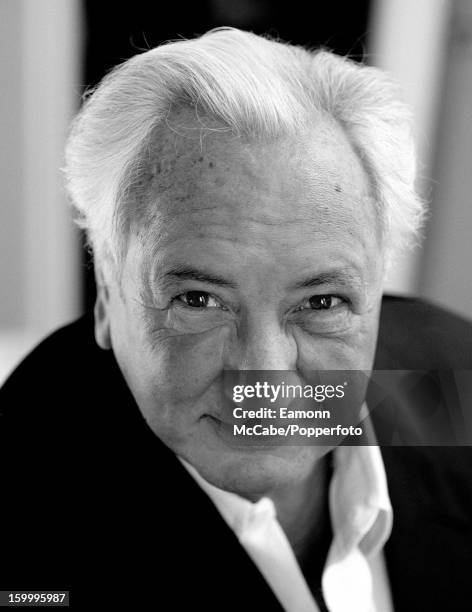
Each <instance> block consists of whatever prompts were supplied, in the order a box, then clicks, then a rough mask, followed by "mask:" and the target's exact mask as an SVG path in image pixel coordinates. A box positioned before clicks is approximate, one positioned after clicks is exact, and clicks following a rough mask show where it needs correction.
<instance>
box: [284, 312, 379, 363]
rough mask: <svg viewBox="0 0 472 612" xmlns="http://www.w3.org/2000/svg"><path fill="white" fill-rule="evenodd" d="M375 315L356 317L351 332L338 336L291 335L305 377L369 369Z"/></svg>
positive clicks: (376, 317)
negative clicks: (312, 374) (332, 371)
mask: <svg viewBox="0 0 472 612" xmlns="http://www.w3.org/2000/svg"><path fill="white" fill-rule="evenodd" d="M377 319H378V316H377V314H376V313H366V314H365V315H362V316H359V317H358V320H357V321H356V325H355V327H354V329H352V330H351V331H349V332H348V333H345V334H342V335H339V336H322V335H318V336H317V335H310V334H306V333H303V332H301V331H299V330H298V331H296V332H295V337H296V341H297V346H298V364H299V368H300V370H301V371H302V372H303V371H305V372H306V373H307V374H308V372H309V371H312V370H370V369H371V367H372V364H373V359H374V353H375V346H376V339H377V328H378V321H377Z"/></svg>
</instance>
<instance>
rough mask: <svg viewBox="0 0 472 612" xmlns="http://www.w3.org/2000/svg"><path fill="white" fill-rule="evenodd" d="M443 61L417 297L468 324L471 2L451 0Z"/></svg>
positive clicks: (471, 301) (471, 309) (471, 313)
mask: <svg viewBox="0 0 472 612" xmlns="http://www.w3.org/2000/svg"><path fill="white" fill-rule="evenodd" d="M445 56H446V57H447V59H448V68H447V73H446V76H445V80H444V84H443V87H442V110H441V115H440V119H441V120H440V126H439V130H438V145H437V153H436V163H435V166H434V169H435V178H436V183H435V187H434V191H433V201H432V206H431V212H432V216H431V223H430V227H429V234H428V238H427V241H426V245H425V251H424V253H425V256H424V258H423V260H422V270H421V272H422V273H421V282H420V291H421V293H422V294H423V295H424V296H426V297H427V298H429V299H430V300H432V301H434V302H436V303H438V304H442V305H444V306H446V307H448V308H451V309H452V310H454V311H457V312H458V313H460V314H463V315H464V316H466V317H468V318H470V319H472V2H471V1H470V0H455V2H454V3H453V12H452V16H451V21H450V30H449V38H448V45H447V48H446V52H445Z"/></svg>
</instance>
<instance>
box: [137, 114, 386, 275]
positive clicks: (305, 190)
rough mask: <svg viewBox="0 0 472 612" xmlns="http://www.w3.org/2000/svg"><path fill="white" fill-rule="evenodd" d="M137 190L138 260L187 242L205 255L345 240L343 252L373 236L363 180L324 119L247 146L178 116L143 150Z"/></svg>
mask: <svg viewBox="0 0 472 612" xmlns="http://www.w3.org/2000/svg"><path fill="white" fill-rule="evenodd" d="M142 185H143V193H144V194H145V195H144V196H143V201H144V202H145V205H144V206H143V210H145V214H144V216H143V218H142V219H141V221H140V223H139V226H138V228H137V232H136V233H137V234H138V235H139V239H140V242H141V244H142V245H143V246H144V252H145V255H144V257H145V259H146V260H148V259H149V257H151V258H152V259H154V260H156V259H160V257H158V252H159V251H163V250H167V251H169V253H170V256H173V254H174V251H175V250H176V249H178V248H180V245H181V244H183V245H188V244H189V242H197V241H200V242H202V241H206V243H207V244H208V241H212V245H211V247H212V249H213V252H214V251H215V250H218V248H219V246H218V245H220V244H223V242H224V241H226V242H227V243H229V242H234V241H235V240H236V241H239V242H240V244H241V245H247V246H251V244H252V243H255V242H259V243H261V242H263V243H265V245H266V246H268V248H270V246H271V242H273V243H274V244H275V245H278V246H280V245H281V244H283V245H284V246H287V247H288V248H293V249H295V248H296V247H298V248H299V249H303V244H304V242H303V240H302V238H305V239H306V240H305V242H308V241H309V240H310V238H311V236H313V238H314V240H316V239H320V238H324V237H327V238H328V239H330V238H331V241H332V242H333V241H335V242H337V244H338V246H339V244H342V241H343V240H344V237H346V238H347V239H348V240H347V241H346V247H345V248H347V249H351V248H352V247H351V243H354V242H356V241H357V242H359V244H361V245H363V244H364V243H366V242H368V241H369V240H370V241H371V238H372V233H375V234H377V233H379V232H378V229H379V227H380V225H379V223H378V218H377V212H376V210H375V206H374V203H373V198H372V197H371V188H370V183H369V177H368V175H367V173H366V171H365V169H364V167H363V165H362V163H361V160H360V158H359V156H358V155H357V153H356V151H355V150H354V148H353V147H352V146H351V144H350V142H349V139H348V137H347V136H346V134H345V133H344V131H343V130H342V129H341V127H340V126H339V125H338V124H337V123H336V122H335V121H334V120H332V119H331V118H328V117H319V118H318V120H317V121H316V122H314V124H313V125H311V126H310V127H309V128H308V127H307V131H306V133H303V134H297V135H282V136H280V137H278V138H272V139H267V138H266V139H264V138H257V139H255V138H253V139H250V140H249V139H247V138H243V137H240V136H237V135H235V134H234V133H233V132H231V130H229V129H228V128H227V127H225V126H223V125H222V124H221V123H219V122H218V121H216V120H214V119H211V118H209V117H207V116H200V115H198V114H197V113H196V111H195V110H194V109H187V108H181V109H179V110H178V111H176V112H174V113H172V114H170V115H169V117H168V119H167V122H166V125H165V126H162V127H161V128H160V129H159V130H158V132H156V134H155V137H154V139H153V141H152V142H151V143H150V146H149V148H148V151H147V157H146V164H145V172H144V175H143V180H142ZM216 241H218V244H216ZM147 263H148V264H149V263H151V262H149V261H147Z"/></svg>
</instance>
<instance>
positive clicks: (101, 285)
mask: <svg viewBox="0 0 472 612" xmlns="http://www.w3.org/2000/svg"><path fill="white" fill-rule="evenodd" d="M95 282H96V286H97V299H96V300H95V308H94V310H93V314H94V317H95V341H96V343H97V344H98V346H99V347H100V348H102V349H104V350H109V349H111V348H112V344H111V333H110V316H109V313H110V293H109V290H108V287H107V285H106V283H105V280H104V278H103V274H102V273H101V271H100V270H98V269H97V267H95Z"/></svg>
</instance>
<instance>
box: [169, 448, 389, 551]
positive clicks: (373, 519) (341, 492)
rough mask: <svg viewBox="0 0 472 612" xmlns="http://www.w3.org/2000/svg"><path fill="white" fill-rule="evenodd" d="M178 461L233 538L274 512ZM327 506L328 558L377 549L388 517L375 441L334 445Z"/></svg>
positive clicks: (266, 504)
mask: <svg viewBox="0 0 472 612" xmlns="http://www.w3.org/2000/svg"><path fill="white" fill-rule="evenodd" d="M179 459H180V461H181V463H182V464H183V465H184V467H185V468H186V469H187V471H188V472H189V473H190V474H191V475H192V476H193V478H194V479H195V480H196V482H197V483H198V484H199V486H200V487H201V488H202V489H203V491H205V493H206V494H207V495H208V496H209V497H210V499H211V500H212V501H213V503H214V504H215V506H216V508H217V509H218V511H219V512H220V514H221V516H222V517H223V519H224V520H225V521H226V523H227V524H228V525H229V527H230V528H231V529H232V530H233V531H234V532H235V534H236V535H237V536H238V538H239V539H241V538H242V537H243V535H244V531H245V529H246V527H247V526H249V525H250V524H254V522H258V521H264V520H267V518H269V517H272V516H273V517H275V516H276V511H275V507H274V504H273V502H272V500H271V499H269V498H267V497H263V498H261V499H260V500H258V501H257V502H255V503H254V502H251V501H249V500H247V499H245V498H243V497H241V496H240V495H237V494H235V493H231V492H229V491H224V490H223V489H220V488H218V487H215V486H214V485H212V484H210V483H209V482H208V481H206V480H205V479H204V478H202V476H200V474H199V473H198V471H197V470H196V469H195V468H194V467H193V466H191V465H190V464H189V463H187V462H186V461H184V460H183V459H181V458H180V457H179ZM333 467H334V470H333V475H332V478H331V482H330V487H329V508H330V515H331V523H332V527H333V542H332V547H331V554H330V557H331V558H332V560H333V561H334V560H335V559H337V560H340V559H342V558H343V557H345V556H347V555H348V554H349V553H350V552H351V551H352V550H353V549H354V548H355V547H358V548H359V549H360V551H361V552H362V553H363V554H364V555H370V554H374V553H375V552H377V551H379V550H380V549H381V548H382V546H383V545H384V544H385V542H386V541H387V539H388V537H389V535H390V532H391V528H392V521H393V512H392V506H391V503H390V499H389V495H388V488H387V479H386V475H385V468H384V465H383V461H382V456H381V453H380V449H379V447H378V446H339V447H337V448H336V449H334V451H333Z"/></svg>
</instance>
